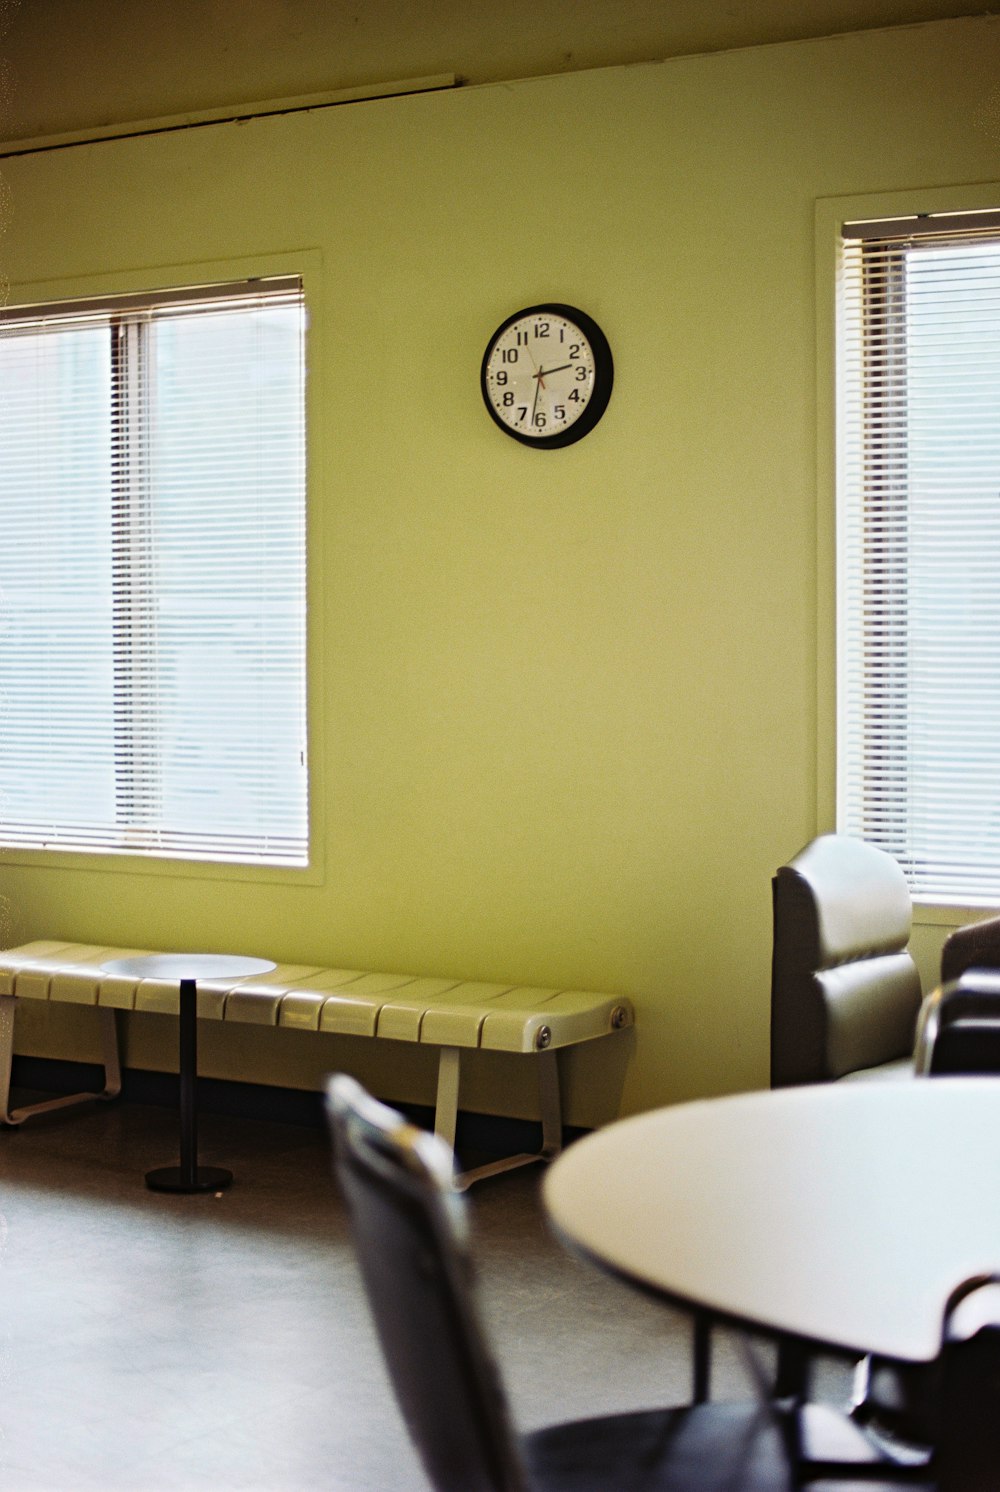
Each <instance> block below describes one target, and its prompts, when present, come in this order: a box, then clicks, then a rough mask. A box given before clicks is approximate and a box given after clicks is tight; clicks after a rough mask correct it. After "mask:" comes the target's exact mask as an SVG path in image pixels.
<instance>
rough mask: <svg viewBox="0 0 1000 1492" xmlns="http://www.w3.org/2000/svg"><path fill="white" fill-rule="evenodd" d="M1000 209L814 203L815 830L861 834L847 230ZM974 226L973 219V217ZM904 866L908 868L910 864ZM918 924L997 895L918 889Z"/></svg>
mask: <svg viewBox="0 0 1000 1492" xmlns="http://www.w3.org/2000/svg"><path fill="white" fill-rule="evenodd" d="M998 204H1000V185H998V184H997V183H985V184H980V185H977V186H975V187H969V188H965V187H958V188H944V189H935V190H929V191H908V192H899V193H879V194H866V195H864V196H854V197H847V198H828V199H822V200H820V201H819V202H817V204H816V286H817V299H816V306H817V325H816V331H817V412H818V429H817V434H818V442H817V494H818V508H817V520H818V521H817V551H816V557H817V570H816V598H817V665H818V666H817V696H816V740H817V800H816V828H817V832H821V831H823V830H827V829H833V828H837V829H839V830H841V831H842V832H855V831H854V830H853V829H852V828H851V826H850V825H849V824H847V823H846V822H845V819H844V816H843V812H842V809H841V806H840V803H839V791H838V789H839V787H840V771H839V769H840V762H839V756H838V750H837V738H838V725H839V709H838V701H839V699H840V698H841V696H842V693H843V690H844V682H845V681H844V673H843V669H844V662H843V656H842V652H841V650H840V649H839V647H838V636H839V630H838V629H839V628H842V627H843V626H844V621H845V619H844V616H843V613H842V608H843V594H842V591H841V589H840V585H839V580H840V576H841V575H842V573H843V561H844V556H843V553H842V548H841V546H842V544H843V538H844V535H843V527H842V525H841V524H840V522H839V516H840V515H839V510H838V483H839V482H840V481H841V480H842V478H843V472H844V467H845V464H846V453H845V450H844V445H843V428H842V424H841V421H840V419H839V418H838V414H839V410H840V408H841V407H842V403H843V399H844V388H843V384H842V381H841V361H840V358H839V353H840V348H841V337H842V333H843V327H842V325H841V322H840V304H841V295H840V292H841V270H842V252H841V243H842V233H843V228H844V225H845V224H846V223H853V224H857V223H874V222H876V221H878V220H884V221H889V220H891V221H898V220H900V219H905V218H913V219H925V218H926V217H927V216H931V217H942V216H945V215H950V214H963V215H972V214H977V213H990V212H991V211H992V210H994V209H996V208H997V206H998ZM966 220H967V221H969V222H971V221H972V218H971V217H967V219H966ZM904 868H905V867H904ZM912 889H913V893H914V903H915V921H916V922H917V923H927V924H932V925H933V924H943V925H958V924H960V923H962V922H964V921H967V920H968V919H969V917H970V915H981V913H982V911H983V909H984V908H992V907H998V906H1000V901H998V900H997V898H996V897H995V896H993V895H992V894H984V895H982V896H978V895H975V894H970V893H969V892H968V891H966V892H965V893H964V894H962V895H960V896H953V895H949V894H948V892H947V891H941V890H938V889H934V890H928V889H927V887H926V885H923V886H922V885H921V884H919V883H918V884H917V885H915V886H914V887H913V888H912Z"/></svg>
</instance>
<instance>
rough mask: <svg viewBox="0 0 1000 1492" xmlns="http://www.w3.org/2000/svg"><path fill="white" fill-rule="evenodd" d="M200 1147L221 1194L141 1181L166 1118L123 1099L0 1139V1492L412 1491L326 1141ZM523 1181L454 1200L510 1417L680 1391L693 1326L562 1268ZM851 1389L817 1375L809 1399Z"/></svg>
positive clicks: (836, 1374)
mask: <svg viewBox="0 0 1000 1492" xmlns="http://www.w3.org/2000/svg"><path fill="white" fill-rule="evenodd" d="M201 1158H202V1160H203V1161H205V1162H207V1163H215V1164H220V1165H229V1166H231V1167H232V1169H233V1170H234V1171H235V1172H236V1182H235V1183H234V1185H233V1187H232V1189H231V1190H229V1191H228V1192H226V1193H224V1194H222V1195H221V1196H220V1197H218V1198H217V1197H213V1196H207V1197H171V1196H164V1195H161V1194H154V1193H152V1192H150V1191H148V1190H147V1189H146V1188H145V1187H144V1185H143V1182H142V1175H143V1172H144V1170H145V1169H147V1168H148V1167H150V1166H151V1165H158V1164H162V1163H171V1162H173V1161H174V1160H175V1159H176V1116H175V1115H174V1114H172V1113H171V1112H170V1111H169V1110H163V1109H156V1108H147V1107H140V1106H136V1105H131V1106H129V1105H116V1106H112V1107H107V1108H101V1109H95V1110H93V1111H91V1112H88V1113H86V1114H78V1115H75V1116H72V1117H64V1118H62V1119H59V1120H57V1121H47V1122H44V1123H36V1124H35V1125H33V1126H30V1127H26V1128H25V1129H23V1130H20V1131H16V1132H15V1131H3V1132H0V1301H2V1307H0V1486H2V1487H3V1488H4V1489H5V1492H90V1489H94V1492H96V1489H98V1488H100V1489H101V1492H117V1489H121V1492H157V1489H167V1488H170V1489H185V1492H186V1489H192V1492H195V1489H197V1492H208V1489H212V1492H230V1489H232V1492H236V1489H247V1492H250V1489H253V1492H312V1489H317V1492H319V1489H323V1492H426V1485H427V1484H426V1482H425V1481H424V1479H423V1477H422V1475H421V1473H420V1470H419V1468H418V1466H417V1465H416V1462H415V1460H414V1457H413V1454H412V1452H411V1450H410V1448H409V1444H408V1442H407V1440H406V1436H405V1433H404V1431H403V1430H402V1427H401V1425H400V1422H399V1419H398V1416H397V1413H396V1409H395V1405H394V1403H393V1401H392V1398H391V1393H390V1390H389V1387H388V1384H387V1381H386V1379H385V1376H384V1374H383V1370H382V1365H381V1360H380V1358H379V1355H378V1351H377V1348H376V1345H375V1343H374V1342H373V1339H372V1334H371V1330H370V1327H369V1322H368V1318H367V1314H366V1307H365V1304H364V1301H363V1299H362V1296H361V1293H360V1289H359V1285H358V1279H357V1275H356V1272H355V1265H354V1260H353V1257H352V1251H351V1245H350V1241H349V1239H348V1236H347V1232H346V1228H345V1219H344V1213H343V1209H342V1207H341V1205H340V1202H339V1200H338V1198H337V1195H336V1193H335V1190H334V1187H333V1184H332V1182H331V1179H330V1174H329V1165H328V1154H327V1148H326V1143H325V1138H324V1136H323V1135H322V1134H320V1133H319V1132H315V1131H309V1130H306V1129H300V1128H294V1127H291V1126H285V1125H271V1124H263V1123H253V1122H248V1121H243V1120H232V1119H223V1118H218V1117H213V1116H211V1115H207V1116H203V1117H202V1123H201ZM539 1177H540V1172H539V1170H538V1168H534V1167H533V1168H530V1169H527V1170H523V1171H520V1172H514V1173H511V1174H509V1175H507V1176H505V1177H502V1178H498V1179H496V1180H493V1181H489V1182H485V1183H482V1184H481V1185H480V1186H479V1187H477V1188H475V1189H474V1190H473V1191H472V1192H471V1193H470V1194H469V1195H470V1205H471V1207H472V1211H473V1226H474V1236H475V1239H476V1249H477V1257H478V1260H479V1264H480V1285H481V1291H482V1305H483V1309H484V1314H485V1316H486V1319H487V1322H488V1325H489V1329H490V1331H491V1333H492V1337H493V1341H494V1345H495V1347H496V1350H497V1353H498V1355H499V1357H500V1360H501V1363H502V1365H503V1370H504V1374H505V1378H506V1382H507V1387H508V1391H509V1394H510V1397H511V1400H512V1403H513V1408H514V1412H515V1416H516V1418H517V1420H518V1422H519V1423H520V1424H521V1425H522V1426H524V1427H525V1428H528V1427H531V1426H534V1425H538V1424H543V1423H546V1422H549V1421H554V1420H557V1419H560V1418H570V1417H573V1416H577V1415H581V1416H582V1415H586V1414H592V1413H597V1412H606V1411H612V1410H615V1409H619V1408H621V1409H624V1408H633V1407H635V1408H637V1407H642V1406H646V1405H653V1404H665V1403H669V1402H683V1401H684V1400H685V1399H686V1397H687V1395H688V1392H689V1328H688V1326H687V1323H686V1321H685V1319H684V1318H683V1317H682V1316H680V1315H679V1314H677V1313H675V1312H673V1311H671V1310H669V1309H667V1308H666V1307H663V1306H660V1305H659V1304H657V1303H654V1302H652V1301H649V1300H647V1299H644V1298H641V1297H640V1296H638V1295H637V1294H635V1293H633V1292H632V1291H630V1290H628V1289H627V1288H626V1287H624V1286H622V1285H620V1284H618V1283H616V1282H614V1281H612V1280H610V1279H608V1278H606V1277H604V1276H603V1275H601V1274H599V1273H597V1272H596V1271H594V1270H593V1269H591V1268H589V1267H587V1266H585V1265H583V1264H581V1263H579V1262H577V1261H575V1260H574V1259H572V1258H571V1257H569V1255H567V1254H566V1253H565V1252H564V1251H563V1249H562V1248H561V1247H560V1246H559V1244H558V1243H557V1242H556V1241H555V1240H554V1239H553V1238H552V1237H551V1236H550V1234H549V1232H548V1230H547V1227H546V1224H545V1220H544V1217H543V1215H542V1212H541V1209H540V1206H539V1201H538V1183H539ZM716 1362H717V1371H716V1378H715V1389H716V1392H717V1393H718V1395H719V1396H722V1397H734V1396H735V1397H739V1396H742V1395H743V1394H745V1393H746V1392H747V1391H748V1383H749V1379H748V1377H747V1376H746V1370H745V1368H744V1366H743V1359H742V1357H741V1356H740V1352H739V1349H738V1346H737V1344H735V1343H733V1342H730V1341H729V1340H724V1341H723V1342H722V1343H721V1344H720V1350H719V1351H718V1352H717V1354H716ZM845 1384H846V1376H845V1370H844V1369H841V1368H839V1367H831V1368H830V1370H829V1374H828V1375H827V1381H826V1382H824V1384H823V1389H824V1392H827V1393H829V1395H830V1396H831V1397H835V1398H836V1397H840V1396H841V1395H842V1391H843V1389H844V1387H845ZM609 1492H610V1489H609Z"/></svg>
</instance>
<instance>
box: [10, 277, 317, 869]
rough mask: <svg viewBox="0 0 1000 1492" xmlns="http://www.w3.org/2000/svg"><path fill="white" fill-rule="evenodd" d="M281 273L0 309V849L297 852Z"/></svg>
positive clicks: (292, 410)
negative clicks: (243, 280) (190, 287)
mask: <svg viewBox="0 0 1000 1492" xmlns="http://www.w3.org/2000/svg"><path fill="white" fill-rule="evenodd" d="M304 325H305V313H304V307H303V297H302V289H301V284H300V282H299V281H298V279H282V280H277V279H275V280H259V281H250V282H247V283H242V284H239V285H226V286H211V287H204V288H199V289H195V290H186V291H169V292H157V293H155V294H150V295H147V296H140V297H119V298H110V299H105V300H99V301H88V302H82V301H77V302H67V303H63V304H60V305H49V306H28V307H20V308H15V309H11V310H7V311H3V312H0V534H2V541H0V843H2V844H3V845H6V846H12V847H20V848H45V849H53V848H54V849H67V850H91V851H101V850H103V851H114V852H117V853H134V854H139V855H158V856H171V857H175V858H183V859H193V860H212V861H223V862H226V861H236V862H249V863H258V864H268V865H305V864H306V863H307V858H308V836H307V769H306V730H305V720H306V710H305V437H304V384H305V375H304Z"/></svg>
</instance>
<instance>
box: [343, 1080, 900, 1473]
mask: <svg viewBox="0 0 1000 1492" xmlns="http://www.w3.org/2000/svg"><path fill="white" fill-rule="evenodd" d="M327 1112H328V1114H329V1118H330V1126H331V1132H332V1136H333V1146H334V1170H335V1173H336V1176H337V1179H338V1181H339V1184H340V1189H341V1191H342V1193H343V1196H344V1198H345V1200H346V1202H347V1206H348V1210H349V1213H350V1220H351V1226H352V1230H353V1233H354V1238H355V1243H356V1246H357V1258H358V1264H359V1266H360V1269H361V1275H362V1279H363V1281H364V1285H365V1290H366V1293H367V1295H368V1300H369V1304H370V1307H371V1310H372V1315H373V1317H374V1321H375V1326H376V1329H377V1332H378V1336H379V1339H380V1342H381V1345H382V1350H383V1354H384V1356H385V1360H386V1363H387V1366H388V1369H389V1374H390V1377H391V1379H392V1383H393V1387H394V1389H395V1393H396V1398H397V1400H398V1403H399V1406H400V1409H401V1411H402V1414H403V1418H404V1420H405V1422H406V1425H407V1428H408V1429H409V1432H410V1435H411V1438H412V1440H413V1442H414V1444H415V1446H416V1448H417V1450H418V1452H419V1455H420V1458H421V1461H422V1462H423V1466H424V1469H425V1471H426V1474H427V1476H428V1478H429V1481H430V1483H431V1485H432V1486H433V1487H434V1488H435V1489H436V1492H638V1489H640V1488H641V1489H642V1492H736V1489H738V1492H782V1489H790V1488H791V1487H792V1486H793V1485H794V1486H801V1485H805V1484H807V1483H808V1482H809V1481H810V1480H812V1479H813V1477H814V1476H819V1475H820V1474H825V1475H826V1476H830V1475H831V1470H832V1473H833V1474H834V1475H835V1476H836V1477H837V1478H839V1477H840V1476H844V1475H846V1476H852V1475H856V1474H859V1475H862V1476H864V1477H865V1484H866V1485H867V1486H868V1487H869V1488H874V1487H875V1486H876V1485H878V1486H880V1487H881V1486H883V1485H887V1484H883V1483H881V1482H878V1483H876V1482H874V1481H873V1480H872V1476H873V1472H876V1471H877V1468H879V1467H884V1468H885V1470H886V1472H887V1475H890V1476H891V1475H892V1474H893V1471H892V1468H890V1467H889V1466H888V1464H887V1463H886V1462H885V1461H883V1459H882V1458H881V1457H880V1455H879V1453H878V1452H877V1450H875V1449H874V1448H873V1446H872V1445H871V1443H870V1441H869V1440H868V1438H867V1437H866V1436H865V1435H864V1433H863V1432H862V1430H860V1429H859V1428H858V1427H857V1426H855V1425H853V1424H852V1423H851V1422H850V1421H849V1420H848V1419H847V1417H846V1416H843V1415H840V1414H838V1413H837V1411H836V1410H834V1409H833V1408H832V1407H830V1406H826V1405H808V1406H806V1408H805V1409H804V1410H801V1409H800V1407H799V1406H785V1405H781V1406H779V1405H776V1404H774V1403H772V1402H770V1401H769V1400H768V1399H767V1398H766V1396H765V1397H764V1398H762V1399H760V1400H752V1401H750V1402H748V1403H725V1402H721V1401H718V1402H713V1403H707V1404H696V1405H687V1406H684V1407H682V1408H676V1409H648V1410H639V1411H637V1412H635V1413H626V1414H613V1415H602V1416H601V1417H599V1418H595V1419H588V1420H578V1421H574V1422H572V1423H569V1424H562V1425H555V1426H552V1427H551V1428H547V1429H543V1430H535V1431H533V1432H531V1433H529V1434H518V1433H517V1432H516V1430H515V1428H514V1426H513V1423H512V1420H511V1415H510V1411H509V1408H508V1405H507V1401H506V1398H505V1395H504V1391H503V1386H502V1383H501V1380H500V1375H499V1372H498V1370H497V1367H496V1364H495V1362H494V1360H493V1357H492V1354H491V1352H490V1349H489V1345H488V1342H487V1340H486V1337H485V1334H484V1332H483V1328H482V1325H481V1323H480V1320H479V1316H478V1312H477V1310H476V1304H475V1299H474V1290H473V1283H474V1282H473V1263H472V1256H471V1252H470V1248H469V1238H468V1231H467V1219H468V1212H467V1205H468V1204H467V1202H466V1200H465V1197H464V1196H463V1195H462V1194H460V1193H458V1192H456V1191H455V1190H454V1187H453V1175H454V1157H453V1155H452V1153H451V1151H450V1150H449V1148H448V1147H447V1146H446V1145H445V1144H444V1142H443V1141H442V1140H440V1139H439V1138H438V1137H437V1136H435V1135H431V1134H428V1133H426V1132H425V1131H423V1130H420V1129H417V1128H415V1127H414V1126H413V1125H411V1124H408V1123H407V1122H406V1121H405V1120H404V1119H403V1118H402V1117H401V1116H400V1115H399V1114H397V1113H395V1112H394V1111H393V1110H392V1109H389V1108H387V1107H386V1106H385V1105H384V1104H381V1103H378V1102H376V1101H375V1100H374V1099H373V1098H371V1097H370V1096H369V1095H368V1094H367V1093H366V1092H365V1091H364V1089H363V1088H361V1086H360V1085H359V1084H358V1083H356V1082H355V1081H354V1079H353V1078H349V1077H346V1076H343V1075H339V1076H337V1077H335V1078H333V1079H331V1081H330V1083H329V1085H328V1089H327ZM793 1457H794V1459H795V1462H796V1464H795V1470H794V1472H793V1471H792V1469H791V1464H792V1459H793Z"/></svg>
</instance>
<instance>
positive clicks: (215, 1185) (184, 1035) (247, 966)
mask: <svg viewBox="0 0 1000 1492" xmlns="http://www.w3.org/2000/svg"><path fill="white" fill-rule="evenodd" d="M101 967H102V968H103V969H104V971H105V973H107V974H118V975H121V976H123V977H124V978H126V979H161V980H165V981H168V982H171V983H172V982H173V981H175V980H176V981H177V983H178V985H179V987H180V1046H179V1060H178V1070H179V1073H180V1164H179V1165H176V1166H160V1167H158V1168H157V1169H156V1170H155V1171H147V1172H146V1185H147V1186H148V1187H150V1188H151V1190H152V1191H156V1192H217V1191H222V1190H223V1188H225V1187H227V1186H228V1185H229V1184H230V1182H231V1181H232V1179H233V1173H232V1171H224V1170H222V1169H221V1167H219V1166H199V1164H198V1096H197V1085H198V980H199V979H209V980H211V979H248V978H250V977H251V976H252V975H254V974H269V973H270V972H271V970H272V969H273V968H274V967H275V966H274V964H273V963H271V962H270V960H268V959H266V958H243V957H239V956H237V955H235V954H233V955H230V954H225V953H150V954H146V955H145V956H143V957H141V958H116V959H112V960H111V962H110V963H106V964H102V966H101Z"/></svg>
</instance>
